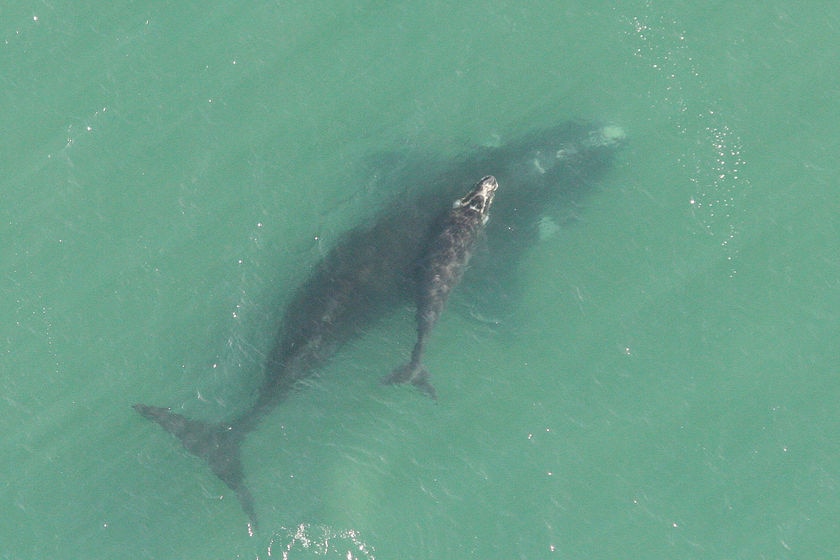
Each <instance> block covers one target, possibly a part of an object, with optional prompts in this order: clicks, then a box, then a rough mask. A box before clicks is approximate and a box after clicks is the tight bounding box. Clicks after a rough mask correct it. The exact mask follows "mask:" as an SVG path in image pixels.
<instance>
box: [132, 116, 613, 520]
mask: <svg viewBox="0 0 840 560" xmlns="http://www.w3.org/2000/svg"><path fill="white" fill-rule="evenodd" d="M623 139H624V133H623V132H622V131H621V129H620V128H618V127H614V126H602V125H594V124H591V123H586V122H579V121H571V122H567V123H564V124H561V125H558V126H555V127H551V128H548V129H544V130H539V131H536V132H533V133H530V134H527V135H524V136H522V137H520V138H519V139H516V140H514V141H512V142H510V143H509V144H506V145H503V146H500V147H486V148H480V149H477V150H474V151H473V152H471V153H469V154H466V155H464V156H463V157H460V158H457V159H456V160H454V161H449V162H444V163H434V162H431V163H429V162H424V163H423V164H422V165H416V166H413V165H410V164H405V165H399V166H395V167H394V168H393V170H392V172H391V173H390V174H389V175H387V176H386V179H387V180H388V181H389V182H390V184H391V185H392V186H393V189H394V190H395V191H397V192H396V195H395V197H394V200H393V202H391V203H389V204H387V205H385V206H384V207H383V209H382V210H381V211H380V212H379V213H378V214H377V216H376V217H375V219H374V220H372V221H371V222H370V224H368V225H366V226H362V227H359V228H357V229H354V230H351V231H350V232H348V233H347V234H346V235H344V236H343V237H342V238H341V239H340V240H339V241H338V242H337V243H336V244H335V246H334V247H332V249H331V250H330V251H329V252H328V253H327V255H326V256H325V258H324V259H323V260H322V261H321V262H320V263H319V264H318V265H317V267H316V268H315V270H314V271H313V273H312V274H311V276H310V277H309V279H308V280H307V281H306V282H304V283H303V284H302V285H301V286H300V287H299V288H298V289H297V290H296V292H295V293H294V295H293V296H292V299H291V301H290V303H289V304H288V305H287V307H286V309H285V310H284V312H283V317H282V321H281V326H280V329H279V332H278V334H277V336H276V338H275V341H274V344H273V347H272V349H271V350H270V352H269V353H268V356H267V359H266V362H265V371H264V378H263V381H262V383H261V384H260V386H259V387H258V388H257V391H256V396H255V398H254V401H253V402H252V403H250V404H249V405H245V404H244V403H243V409H242V410H241V411H240V412H238V413H237V414H236V415H234V417H233V418H232V419H230V420H226V421H220V422H216V423H213V422H204V421H200V420H194V419H190V418H187V417H185V416H183V415H180V414H176V413H174V412H172V411H171V410H170V409H169V408H164V407H156V406H149V405H145V404H135V405H134V408H135V410H137V412H139V413H140V414H141V415H143V416H144V417H146V418H148V419H150V420H153V421H154V422H157V423H158V424H160V425H161V426H162V427H163V428H164V429H165V430H167V431H168V432H170V433H172V434H173V435H175V436H176V437H177V438H178V439H179V440H180V441H181V443H182V444H183V445H184V447H185V448H186V449H187V450H188V451H189V452H190V453H192V454H194V455H196V456H198V457H201V458H202V459H204V460H205V461H207V463H208V465H209V466H210V468H211V470H212V471H213V473H214V474H216V476H218V477H219V479H221V480H222V481H223V482H224V483H225V484H226V485H227V486H228V487H230V488H231V489H232V490H233V491H234V492H235V493H236V496H237V498H238V500H239V502H240V504H241V505H242V508H243V510H244V511H245V513H246V514H247V516H248V519H249V531H250V532H252V531H253V529H254V528H255V527H256V523H257V515H256V511H255V508H254V503H253V498H252V496H251V494H250V492H249V490H248V488H247V486H246V485H245V475H244V470H243V466H242V461H241V458H240V446H241V443H242V441H243V439H244V438H245V436H246V435H247V434H248V433H250V432H251V431H253V430H254V429H255V428H257V426H258V425H259V423H260V422H261V421H262V420H263V419H264V418H265V416H266V415H267V414H268V413H269V412H271V411H272V410H273V409H274V407H275V406H276V405H277V404H279V403H280V402H281V401H282V400H284V399H285V398H286V397H288V396H289V394H290V393H291V392H292V390H293V389H294V388H295V387H296V386H298V385H299V382H300V381H301V380H302V379H304V378H306V377H308V376H310V375H311V374H312V373H314V371H316V370H317V368H319V367H321V366H323V365H324V364H325V363H326V362H327V361H328V360H329V359H330V358H331V357H332V356H333V355H334V354H335V352H336V351H337V350H338V349H339V348H340V347H341V345H342V344H344V343H346V342H347V341H349V340H351V339H352V338H354V337H356V336H359V335H361V334H362V333H364V332H365V330H366V329H368V328H369V327H370V326H371V325H372V324H373V323H374V322H375V321H376V320H377V319H378V318H379V317H381V316H382V315H384V314H385V313H387V312H388V311H390V310H393V309H395V308H397V307H398V306H400V305H401V304H403V303H404V302H407V301H410V300H411V299H412V298H413V296H414V295H415V293H416V289H417V284H418V280H419V278H418V271H419V270H420V269H421V267H419V266H418V263H419V262H420V261H421V260H422V258H423V256H424V254H426V252H427V244H428V243H429V240H430V238H433V237H434V228H435V225H436V224H437V223H439V222H438V220H439V219H440V217H441V216H443V215H444V214H445V213H446V212H447V210H448V208H450V207H451V205H452V201H453V200H455V199H456V198H458V197H460V196H463V193H464V192H465V191H466V190H467V188H468V186H469V185H472V184H473V182H474V181H475V180H476V178H477V177H482V176H485V175H488V174H492V175H494V176H495V177H496V178H497V179H498V181H499V183H500V184H502V185H504V190H505V194H504V196H502V197H500V198H499V200H498V201H497V202H496V203H495V204H494V214H493V219H492V220H491V221H490V223H489V224H488V225H487V228H486V230H485V237H486V245H487V249H486V251H484V255H482V256H484V257H486V258H482V259H480V258H478V256H476V257H475V258H473V261H472V263H471V270H470V271H469V272H470V274H469V276H470V278H469V281H471V282H475V283H481V282H482V281H486V280H488V279H491V281H492V280H493V279H497V278H499V277H502V276H504V272H505V271H507V270H510V269H511V268H512V267H514V266H515V264H516V261H517V259H518V257H519V255H521V253H522V251H523V249H524V248H526V247H527V246H528V244H529V242H530V241H531V240H533V239H534V238H536V236H537V232H538V228H537V219H538V218H539V217H540V216H541V215H542V214H543V213H544V212H546V211H547V209H550V208H551V207H552V206H556V205H557V203H558V202H563V201H567V202H572V201H575V200H577V198H578V197H579V196H580V195H581V194H582V193H583V192H584V191H586V190H587V187H589V186H591V185H592V184H593V183H594V182H595V181H596V180H597V178H598V176H599V175H600V173H601V172H602V171H604V170H605V169H607V168H608V167H609V164H610V161H611V156H612V154H613V153H614V151H615V148H616V147H617V146H618V145H620V144H621V143H622V141H623ZM469 281H468V279H465V281H464V284H465V286H466V285H467V284H468V283H469Z"/></svg>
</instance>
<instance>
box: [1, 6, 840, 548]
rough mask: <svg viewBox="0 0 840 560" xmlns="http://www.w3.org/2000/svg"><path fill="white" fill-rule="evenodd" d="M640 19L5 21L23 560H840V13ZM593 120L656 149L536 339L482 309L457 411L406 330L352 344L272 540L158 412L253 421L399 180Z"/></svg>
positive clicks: (449, 387) (639, 152) (569, 272)
mask: <svg viewBox="0 0 840 560" xmlns="http://www.w3.org/2000/svg"><path fill="white" fill-rule="evenodd" d="M617 5H618V3H613V2H585V3H584V2H567V1H557V0H551V1H543V2H536V1H535V2H528V3H525V2H492V3H485V2H477V1H466V2H459V3H457V4H456V3H449V2H422V3H421V2H381V1H359V0H347V1H332V2H270V3H269V2H260V3H241V2H231V1H225V0H219V1H213V2H179V3H175V2H131V1H114V2H108V3H102V2H90V1H87V2H84V1H82V2H72V3H70V2H51V3H45V2H17V3H16V4H15V5H11V4H10V3H6V4H4V5H2V7H0V169H2V179H0V239H2V242H1V243H0V263H2V275H0V306H2V307H0V317H2V320H0V329H1V330H0V344H1V345H2V346H0V356H2V361H0V395H1V396H2V398H0V434H2V436H0V457H1V458H2V459H0V460H1V461H2V479H0V558H4V559H6V558H9V559H20V558H74V559H76V558H108V557H122V558H268V557H278V558H279V557H288V558H298V559H299V558H312V557H319V558H320V557H329V558H348V557H350V556H348V555H347V554H348V551H351V554H352V557H353V558H383V559H385V558H388V559H390V558H412V559H414V558H417V559H421V558H447V559H448V558H453V559H457V558H529V559H531V558H650V559H659V558H744V559H748V558H749V559H753V558H836V557H838V554H840V531H838V530H837V529H838V519H840V491H838V484H840V443H838V440H840V410H838V400H839V399H838V397H840V380H838V373H840V372H838V369H839V366H840V350H839V349H838V342H837V335H838V330H839V329H838V327H840V324H838V316H840V296H838V288H840V252H838V239H839V237H838V235H840V219H838V213H839V212H840V197H838V189H837V178H838V176H840V165H839V164H838V156H837V154H838V150H840V126H838V124H840V122H838V121H839V120H840V119H838V109H837V107H838V105H837V99H838V94H840V72H838V71H837V60H838V58H837V49H836V43H837V30H838V28H840V7H838V6H837V5H836V4H834V3H829V2H816V1H815V2H805V3H799V4H794V3H790V2H781V1H777V0H771V1H763V2H756V1H752V2H739V3H735V2H717V1H716V2H702V3H700V2H696V3H695V2H680V1H676V0H675V1H663V2H655V1H631V2H622V3H621V4H620V7H617ZM575 117H586V118H597V119H602V120H604V121H609V122H615V123H617V124H620V125H621V126H622V127H624V129H625V130H626V131H627V133H628V135H629V138H630V142H629V144H628V146H627V147H626V148H625V149H624V150H623V151H622V152H621V153H620V154H619V157H618V160H617V162H616V165H615V167H614V168H613V170H612V171H611V172H610V173H609V174H608V175H607V176H606V177H605V178H604V179H603V181H602V182H601V184H600V185H599V187H598V189H596V191H595V192H593V193H592V195H591V196H589V197H587V199H586V201H585V204H584V205H583V206H581V207H577V208H574V209H569V210H568V212H569V214H571V215H572V217H571V219H569V217H568V216H566V218H563V219H560V218H558V219H557V220H558V221H557V222H556V223H559V224H562V226H561V228H560V229H559V231H556V232H553V234H552V235H548V236H546V239H544V240H543V241H542V242H541V243H539V244H538V245H536V246H534V247H532V248H531V249H530V250H529V252H528V254H527V257H526V259H525V261H524V263H523V266H522V268H521V270H520V271H519V272H518V275H517V276H518V278H519V282H518V285H517V286H516V287H515V289H516V290H517V291H518V292H519V293H518V296H517V298H518V299H517V302H518V308H517V310H516V312H515V313H514V314H513V316H511V317H509V318H507V320H506V321H505V322H503V323H502V325H500V326H497V327H491V326H487V325H484V324H481V323H477V322H476V321H475V320H474V319H472V318H471V317H470V316H469V315H468V314H465V313H461V312H459V311H458V310H457V309H456V308H457V307H458V306H459V303H458V302H455V304H453V310H452V311H451V312H450V313H448V314H446V315H445V316H444V319H443V320H442V322H441V324H440V325H439V326H438V329H437V331H436V333H435V336H434V339H433V341H432V343H431V346H430V348H429V352H428V365H429V367H430V369H432V371H433V372H434V375H435V379H436V385H437V388H438V392H439V395H440V401H439V403H438V404H437V405H436V406H435V405H432V404H430V403H429V402H428V401H427V400H425V399H423V398H422V397H420V396H418V395H417V394H415V393H413V392H412V391H410V390H408V389H407V390H401V389H395V388H393V387H382V386H380V385H379V384H378V383H377V379H378V378H379V376H381V375H382V374H383V373H385V372H387V371H388V370H389V369H390V368H391V367H393V366H394V365H395V363H396V362H398V361H400V360H401V359H403V357H404V356H405V355H407V352H408V350H409V348H410V345H411V343H412V336H413V321H412V317H411V312H410V310H408V309H406V310H405V311H404V313H402V314H397V315H395V316H394V317H391V318H388V319H387V320H386V321H385V322H384V323H383V324H382V325H381V326H378V327H377V328H376V329H373V330H372V331H371V332H370V333H369V334H368V335H367V336H366V337H364V338H362V339H360V340H358V341H356V342H354V343H353V344H352V345H351V346H350V347H348V348H346V349H345V350H344V351H343V352H342V353H341V354H340V355H339V356H338V357H337V358H336V360H335V361H334V362H333V363H332V364H331V366H330V367H328V368H326V369H325V370H324V371H323V372H321V375H320V376H319V377H318V378H317V379H316V380H315V381H314V382H313V384H312V386H311V387H309V388H307V389H306V390H304V391H302V392H301V393H300V394H299V395H297V396H296V397H295V398H293V399H291V400H290V401H289V402H287V403H284V405H283V406H281V407H280V408H279V409H278V410H277V411H276V413H275V414H273V415H272V416H271V417H270V418H269V419H268V421H266V422H265V423H264V424H263V426H261V428H260V429H259V430H258V431H257V432H255V433H253V434H252V435H251V436H250V437H249V439H248V441H247V443H246V446H245V448H244V462H245V467H246V470H247V476H248V480H249V483H250V485H251V487H252V489H253V491H254V493H255V496H256V499H257V508H258V511H259V514H260V516H261V520H262V524H263V526H262V530H261V532H260V533H259V534H258V535H257V536H256V537H253V538H249V537H248V536H247V534H246V533H245V529H244V526H245V519H244V516H243V514H242V512H241V510H240V508H239V506H238V504H237V503H236V501H235V499H234V498H233V497H232V496H230V493H229V492H228V491H227V489H226V488H225V487H224V486H223V485H222V484H221V483H220V482H219V481H218V480H217V479H216V478H215V477H213V475H212V474H211V473H210V472H209V470H208V469H207V468H206V466H205V465H204V464H203V463H201V461H199V460H198V459H195V458H193V457H191V456H189V455H187V454H186V452H184V450H183V449H182V448H181V447H180V446H179V445H178V444H177V442H175V441H174V440H173V439H172V438H171V437H170V436H169V435H168V434H165V433H164V432H163V431H162V430H160V429H158V428H157V427H156V426H153V425H152V424H150V423H148V422H147V421H145V420H143V419H142V418H140V417H139V416H138V415H136V414H135V413H134V412H133V411H132V410H131V408H130V405H131V404H132V403H134V402H138V401H140V402H150V403H154V404H160V405H170V406H173V407H175V408H176V409H180V410H184V411H187V412H188V413H190V414H191V415H194V416H201V417H204V418H218V417H224V416H225V415H228V416H229V415H230V413H231V410H236V409H237V406H238V405H239V404H240V403H247V402H248V399H249V398H250V395H251V391H252V390H253V387H254V385H255V384H256V382H257V380H258V379H259V373H260V360H261V356H262V354H263V353H264V352H265V351H266V350H267V347H268V345H269V343H270V338H271V334H272V331H273V329H274V327H275V325H276V321H277V318H278V313H279V307H280V305H281V304H282V302H283V301H284V299H285V298H286V297H288V295H289V293H290V290H292V289H293V288H294V286H295V285H297V283H299V282H300V281H302V280H303V279H304V278H305V277H306V274H307V272H308V270H309V267H311V265H312V264H313V263H314V262H316V261H317V260H318V258H319V256H320V255H322V254H323V251H324V250H325V248H327V247H329V246H330V245H331V243H332V242H334V240H335V239H336V238H337V237H338V236H339V235H340V234H341V232H342V231H345V230H346V229H347V228H349V227H352V226H353V225H356V224H357V223H358V222H359V221H360V220H362V219H363V218H364V216H366V215H368V214H367V213H366V211H367V210H369V209H370V207H371V205H374V204H375V203H376V201H377V200H378V199H379V198H380V196H381V195H382V193H380V192H378V191H376V190H375V189H372V188H371V187H370V185H371V184H372V182H371V177H373V176H375V174H376V173H377V171H376V165H375V162H376V161H377V160H380V161H384V160H382V159H381V158H377V154H381V153H383V152H388V151H394V150H397V151H403V152H408V153H415V152H416V153H433V154H436V155H438V156H439V157H442V158H447V157H454V156H456V155H458V154H460V153H464V152H465V151H469V149H470V148H471V147H472V146H477V145H482V144H487V143H491V142H495V141H497V139H498V138H501V139H502V141H504V139H505V138H507V137H510V136H514V135H516V134H518V133H522V132H526V131H528V130H532V129H535V128H540V127H542V126H546V125H550V124H553V123H556V122H559V121H562V120H564V119H567V118H575ZM460 303H461V304H463V303H464V302H460ZM461 307H462V308H463V307H464V306H463V305H461ZM284 554H285V556H284Z"/></svg>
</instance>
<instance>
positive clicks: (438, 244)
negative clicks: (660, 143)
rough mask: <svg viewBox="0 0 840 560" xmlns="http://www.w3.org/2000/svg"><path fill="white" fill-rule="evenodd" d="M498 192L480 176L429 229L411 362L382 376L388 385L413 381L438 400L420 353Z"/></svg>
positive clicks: (488, 179)
mask: <svg viewBox="0 0 840 560" xmlns="http://www.w3.org/2000/svg"><path fill="white" fill-rule="evenodd" d="M498 188H499V183H498V181H496V178H495V177H493V176H492V175H488V176H487V177H482V178H481V180H480V181H478V183H476V184H475V186H474V187H473V189H472V190H471V191H470V192H468V193H467V194H466V196H464V197H463V198H460V199H458V200H457V201H456V202H455V204H454V205H453V207H452V208H451V209H450V210H449V211H448V212H446V213H445V214H444V215H443V217H442V219H441V220H439V223H438V224H437V225H435V226H434V227H433V228H432V232H433V235H432V236H431V239H430V240H429V243H428V244H427V245H426V248H425V249H424V251H423V255H422V256H421V257H420V259H419V262H418V272H417V274H416V275H415V278H416V283H415V284H416V286H415V292H416V296H415V299H416V303H417V342H416V343H415V344H414V349H413V350H412V351H411V360H410V361H409V362H408V363H407V364H405V365H403V366H401V367H399V368H397V369H395V370H394V371H393V373H391V375H389V376H388V377H386V378H385V379H384V381H385V382H386V383H411V384H412V385H414V386H415V387H417V388H418V389H420V390H421V391H423V392H424V393H426V394H427V395H429V396H430V397H432V398H433V399H437V394H436V391H435V388H434V387H433V386H432V384H431V382H430V381H429V372H428V371H427V370H426V368H425V367H423V365H422V358H423V352H424V350H425V348H426V342H427V341H428V339H429V336H430V335H431V334H432V329H434V327H435V324H436V323H437V321H438V319H439V318H440V316H441V314H442V313H443V308H444V306H445V305H446V301H447V300H448V299H449V295H450V294H451V293H452V290H454V289H455V287H456V286H457V285H458V284H459V283H460V282H461V278H462V277H463V275H464V269H465V268H466V266H467V264H468V263H469V261H470V257H472V252H473V248H474V247H475V244H476V242H477V241H478V238H479V236H480V235H481V233H482V232H483V230H484V226H485V224H487V220H489V219H490V207H491V206H492V205H493V199H494V198H495V196H496V189H498Z"/></svg>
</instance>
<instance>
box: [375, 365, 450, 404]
mask: <svg viewBox="0 0 840 560" xmlns="http://www.w3.org/2000/svg"><path fill="white" fill-rule="evenodd" d="M429 377H430V376H429V372H428V370H426V368H424V367H423V366H421V365H416V364H413V363H408V364H405V365H404V366H400V367H398V368H397V369H395V370H394V371H393V372H391V375H388V376H385V377H384V378H383V379H382V383H385V384H386V385H396V384H401V383H411V384H412V385H414V386H415V387H417V388H418V389H420V390H421V391H422V392H423V393H425V394H427V395H428V396H430V397H431V398H432V399H433V400H437V392H436V391H435V388H434V387H433V386H432V384H431V382H429Z"/></svg>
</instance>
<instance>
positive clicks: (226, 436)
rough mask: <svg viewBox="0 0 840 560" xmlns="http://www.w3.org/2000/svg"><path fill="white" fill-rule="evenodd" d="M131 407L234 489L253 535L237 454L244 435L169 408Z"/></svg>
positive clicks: (252, 518)
mask: <svg viewBox="0 0 840 560" xmlns="http://www.w3.org/2000/svg"><path fill="white" fill-rule="evenodd" d="M134 410H136V411H137V412H139V413H140V414H142V415H143V416H144V417H146V418H148V419H149V420H152V421H154V422H157V423H158V424H160V425H161V426H162V427H163V429H164V430H166V431H167V432H169V433H170V434H172V435H174V436H176V437H177V438H178V439H179V440H181V443H182V444H184V448H185V449H186V450H187V451H189V452H190V453H192V454H193V455H195V456H197V457H201V458H202V459H204V460H205V461H207V464H209V465H210V468H211V469H212V470H213V473H214V474H215V475H216V476H218V477H219V478H220V479H221V480H222V482H224V483H225V484H227V485H228V487H229V488H230V489H231V490H233V491H234V492H236V497H237V499H238V500H239V503H240V504H241V505H242V509H243V510H244V511H245V514H246V515H247V516H248V519H249V522H250V524H249V532H250V533H251V534H253V531H254V530H256V526H257V515H256V512H255V511H254V500H253V498H252V497H251V493H250V492H249V491H248V488H247V487H246V486H245V475H244V473H243V470H242V461H241V459H240V453H239V445H240V443H241V441H242V436H243V435H244V434H243V433H242V432H241V430H237V429H236V428H235V427H234V426H231V425H229V424H212V423H209V422H202V421H200V420H190V419H189V418H186V417H185V416H182V415H180V414H175V413H174V412H172V410H170V409H169V408H161V407H157V406H148V405H145V404H135V405H134Z"/></svg>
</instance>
